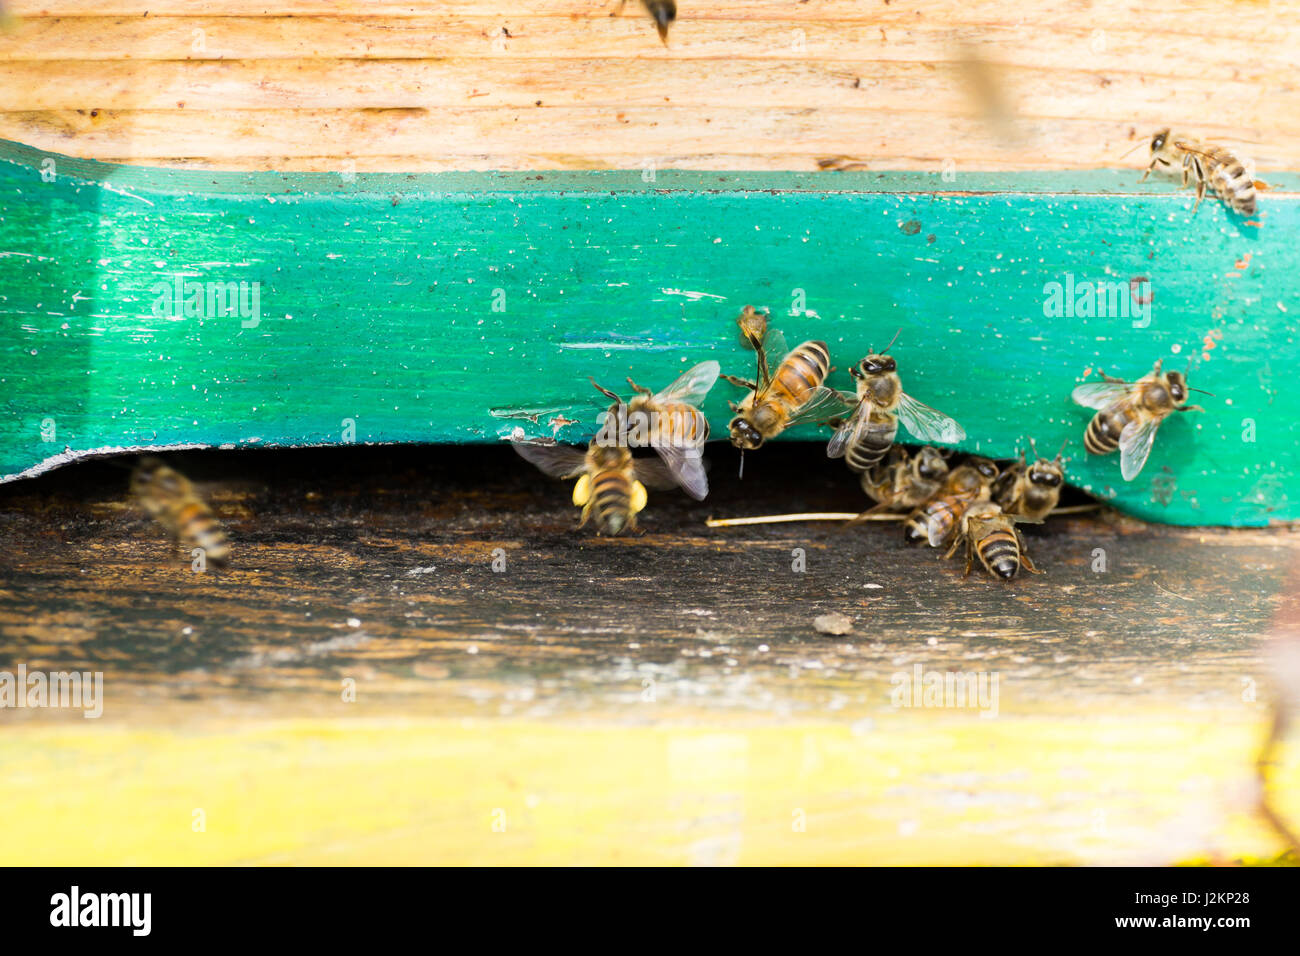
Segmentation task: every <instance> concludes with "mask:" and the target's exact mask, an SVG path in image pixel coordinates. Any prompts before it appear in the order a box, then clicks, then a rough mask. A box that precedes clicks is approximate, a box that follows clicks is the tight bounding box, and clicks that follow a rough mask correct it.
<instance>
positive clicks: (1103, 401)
mask: <svg viewBox="0 0 1300 956" xmlns="http://www.w3.org/2000/svg"><path fill="white" fill-rule="evenodd" d="M1131 387H1132V386H1130V385H1129V384H1128V383H1127V382H1086V383H1084V384H1083V385H1080V386H1078V387H1076V388H1075V390H1074V391H1073V392H1071V393H1070V397H1071V398H1072V399H1074V401H1075V403H1076V404H1079V405H1082V406H1083V407H1084V408H1094V409H1096V410H1097V411H1101V410H1102V409H1104V408H1106V407H1108V406H1110V405H1112V404H1114V403H1115V402H1117V401H1119V400H1120V399H1121V398H1123V397H1124V396H1125V395H1127V394H1128V390H1129V388H1131Z"/></svg>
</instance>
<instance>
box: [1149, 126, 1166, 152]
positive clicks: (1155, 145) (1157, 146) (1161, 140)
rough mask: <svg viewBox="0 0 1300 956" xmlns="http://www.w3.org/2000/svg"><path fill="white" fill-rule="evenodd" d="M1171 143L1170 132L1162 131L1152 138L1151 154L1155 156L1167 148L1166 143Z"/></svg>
mask: <svg viewBox="0 0 1300 956" xmlns="http://www.w3.org/2000/svg"><path fill="white" fill-rule="evenodd" d="M1167 142H1169V130H1168V129H1162V130H1161V131H1160V132H1158V133H1156V135H1154V136H1152V137H1151V154H1152V155H1153V156H1154V155H1155V154H1156V153H1158V152H1160V151H1161V150H1162V149H1164V148H1165V143H1167Z"/></svg>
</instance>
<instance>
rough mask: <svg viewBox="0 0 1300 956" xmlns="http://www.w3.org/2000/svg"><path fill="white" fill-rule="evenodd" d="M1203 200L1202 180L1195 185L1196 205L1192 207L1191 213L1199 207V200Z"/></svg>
mask: <svg viewBox="0 0 1300 956" xmlns="http://www.w3.org/2000/svg"><path fill="white" fill-rule="evenodd" d="M1204 198H1205V180H1204V179H1202V180H1201V181H1200V182H1198V183H1197V184H1196V203H1195V205H1193V206H1192V212H1196V210H1197V209H1199V208H1200V206H1201V200H1202V199H1204Z"/></svg>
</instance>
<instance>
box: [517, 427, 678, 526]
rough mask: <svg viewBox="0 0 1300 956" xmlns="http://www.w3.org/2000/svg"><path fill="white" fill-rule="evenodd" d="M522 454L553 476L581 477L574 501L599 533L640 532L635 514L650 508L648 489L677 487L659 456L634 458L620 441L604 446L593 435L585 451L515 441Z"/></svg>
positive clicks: (545, 441)
mask: <svg viewBox="0 0 1300 956" xmlns="http://www.w3.org/2000/svg"><path fill="white" fill-rule="evenodd" d="M511 444H513V445H514V449H515V451H517V452H518V453H519V454H520V456H521V457H523V458H524V459H526V460H528V461H530V462H532V463H533V464H534V465H536V466H537V467H538V468H539V469H541V470H542V471H543V472H545V473H546V474H548V475H551V476H552V477H554V478H577V479H578V483H577V484H576V485H574V487H573V503H574V504H575V505H577V506H578V507H579V508H581V509H582V521H581V523H580V524H579V525H578V527H583V526H584V525H586V524H587V523H588V522H589V521H590V522H593V523H594V524H595V525H596V532H597V533H598V534H607V535H618V534H622V533H623V532H624V531H635V530H636V516H637V515H638V514H640V513H641V512H642V511H643V510H644V509H645V506H646V488H654V489H659V490H662V489H666V488H673V487H675V486H676V484H677V482H676V480H675V478H674V477H673V474H672V472H671V471H669V469H668V466H667V465H665V464H664V463H663V462H662V461H660V460H659V459H657V458H633V457H632V453H631V452H630V451H628V449H627V448H626V447H623V446H621V445H603V444H600V442H599V441H598V440H597V439H595V438H593V439H592V440H591V443H590V444H589V445H588V446H587V450H586V451H585V452H583V451H582V450H581V449H578V448H572V447H570V446H568V445H559V444H556V443H555V442H552V441H549V440H540V439H539V440H527V439H523V438H515V439H512V440H511Z"/></svg>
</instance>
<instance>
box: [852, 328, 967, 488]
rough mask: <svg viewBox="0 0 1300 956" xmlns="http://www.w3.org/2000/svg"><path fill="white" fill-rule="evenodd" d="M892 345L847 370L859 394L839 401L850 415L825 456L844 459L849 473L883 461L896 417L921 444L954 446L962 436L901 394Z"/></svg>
mask: <svg viewBox="0 0 1300 956" xmlns="http://www.w3.org/2000/svg"><path fill="white" fill-rule="evenodd" d="M894 339H895V340H897V339H898V336H897V335H895V336H894ZM893 345H894V343H893V342H890V343H889V345H888V346H886V348H885V350H884V351H883V352H880V353H874V352H873V353H872V354H871V355H868V356H867V357H866V358H864V359H863V360H862V361H861V362H859V363H858V364H857V365H854V366H853V367H852V368H850V369H849V374H850V375H852V376H853V377H854V378H855V379H857V383H858V386H857V394H856V395H849V394H847V393H846V394H843V395H842V396H841V397H842V398H843V399H844V400H845V401H846V402H848V403H850V405H851V407H853V413H852V414H851V415H850V416H849V417H848V418H847V419H846V420H844V421H843V422H841V423H840V424H839V426H838V428H836V430H835V434H834V435H832V436H831V440H830V443H829V444H828V445H827V446H826V454H827V456H828V457H830V458H843V459H844V461H845V463H846V464H847V465H848V466H849V468H850V470H852V471H856V472H864V471H869V470H870V469H871V468H873V467H874V466H875V465H876V463H877V462H879V461H880V460H881V459H882V458H884V457H885V454H886V452H888V451H889V449H890V447H891V446H892V445H893V444H894V437H895V436H896V435H897V434H898V423H899V421H900V419H901V421H902V423H903V425H904V426H905V427H906V428H907V430H908V431H909V432H911V433H912V434H913V435H914V436H916V437H917V438H919V439H921V441H926V442H943V443H945V444H952V443H954V442H959V441H962V440H963V439H964V438H965V437H966V432H965V431H964V430H963V429H962V427H961V426H960V425H958V424H957V423H956V422H955V421H953V420H952V419H951V418H949V417H948V416H947V415H944V414H943V413H942V412H938V411H935V410H934V409H933V408H931V407H930V406H929V405H923V404H922V403H921V402H918V401H917V400H916V399H914V398H912V396H910V395H908V394H907V393H906V392H904V391H903V383H902V380H901V379H900V378H899V377H898V363H897V362H895V361H894V359H893V357H892V356H889V355H887V354H885V353H886V352H888V351H889V349H890V348H893Z"/></svg>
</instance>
